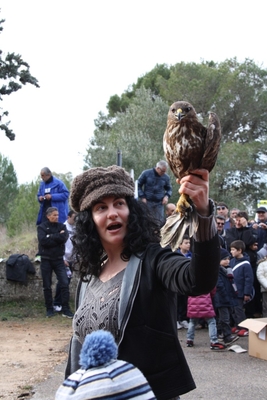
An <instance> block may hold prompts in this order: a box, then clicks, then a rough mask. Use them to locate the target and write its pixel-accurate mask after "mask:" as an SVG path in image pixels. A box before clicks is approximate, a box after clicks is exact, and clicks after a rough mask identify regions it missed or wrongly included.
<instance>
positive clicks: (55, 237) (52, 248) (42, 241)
mask: <svg viewBox="0 0 267 400" xmlns="http://www.w3.org/2000/svg"><path fill="white" fill-rule="evenodd" d="M61 231H64V233H60V232H61ZM37 236H38V242H39V255H40V256H41V257H42V258H47V259H50V260H56V259H58V258H61V257H63V255H64V253H65V242H66V241H67V239H68V237H69V233H68V231H67V227H66V225H64V224H62V223H61V222H53V223H52V222H50V221H46V222H43V223H42V224H41V225H38V227H37Z"/></svg>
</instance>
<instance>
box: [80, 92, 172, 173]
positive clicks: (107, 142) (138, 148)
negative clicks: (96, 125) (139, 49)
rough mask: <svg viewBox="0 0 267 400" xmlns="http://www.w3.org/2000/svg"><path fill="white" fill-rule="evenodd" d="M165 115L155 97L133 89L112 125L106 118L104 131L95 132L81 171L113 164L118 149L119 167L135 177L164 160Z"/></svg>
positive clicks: (158, 99)
mask: <svg viewBox="0 0 267 400" xmlns="http://www.w3.org/2000/svg"><path fill="white" fill-rule="evenodd" d="M167 112H168V106H167V104H166V103H165V102H164V101H163V100H162V99H161V98H160V97H159V96H154V95H153V93H152V92H151V90H149V89H148V90H147V89H145V88H144V87H142V88H140V89H137V91H136V92H135V96H134V98H133V99H132V102H131V104H130V105H129V107H128V108H127V110H126V111H125V112H118V113H116V114H115V117H114V119H113V123H112V124H111V120H110V119H109V118H108V117H107V118H106V120H107V123H106V124H105V125H104V129H102V128H100V129H96V130H95V132H94V136H93V138H92V139H91V140H90V145H89V148H88V149H87V155H86V157H85V163H86V165H85V169H87V168H90V167H95V166H99V165H102V166H108V165H111V164H116V156H117V150H118V149H121V150H122V157H123V167H124V168H125V169H127V170H128V171H130V170H131V169H134V172H135V176H138V175H139V174H140V173H141V172H142V170H143V169H146V168H151V167H153V166H155V164H156V162H157V161H159V160H160V159H162V158H163V157H164V154H163V147H162V138H163V133H164V131H165V128H166V115H167ZM102 117H103V116H102ZM100 126H101V127H102V126H103V123H101V124H100Z"/></svg>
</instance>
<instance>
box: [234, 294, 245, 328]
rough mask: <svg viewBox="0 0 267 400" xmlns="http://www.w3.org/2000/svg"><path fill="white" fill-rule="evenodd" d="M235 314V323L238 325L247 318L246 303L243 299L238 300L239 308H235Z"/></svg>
mask: <svg viewBox="0 0 267 400" xmlns="http://www.w3.org/2000/svg"><path fill="white" fill-rule="evenodd" d="M234 314H235V317H234V319H235V323H236V325H238V324H239V323H240V322H242V321H244V320H245V319H246V318H247V317H246V314H245V311H244V302H243V298H238V299H237V306H235V308H234Z"/></svg>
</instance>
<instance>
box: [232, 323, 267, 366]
mask: <svg viewBox="0 0 267 400" xmlns="http://www.w3.org/2000/svg"><path fill="white" fill-rule="evenodd" d="M239 326H242V327H244V328H247V329H248V330H249V337H248V354H249V355H250V356H252V357H256V358H261V359H262V360H267V318H253V319H252V318H248V319H245V320H244V321H242V322H240V324H239Z"/></svg>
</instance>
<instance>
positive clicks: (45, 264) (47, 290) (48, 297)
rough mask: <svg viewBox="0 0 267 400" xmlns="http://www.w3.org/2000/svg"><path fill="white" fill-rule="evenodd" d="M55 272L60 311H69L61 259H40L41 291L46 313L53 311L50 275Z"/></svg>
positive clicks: (66, 284) (65, 277) (66, 281)
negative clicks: (59, 294)
mask: <svg viewBox="0 0 267 400" xmlns="http://www.w3.org/2000/svg"><path fill="white" fill-rule="evenodd" d="M53 271H54V272H55V274H56V276H57V280H58V283H59V286H60V290H61V304H62V311H67V310H69V297H70V294H69V281H68V277H67V274H66V268H65V264H64V261H63V258H60V259H57V260H48V259H45V258H41V272H42V278H43V291H44V299H45V306H46V309H47V311H48V310H53V297H52V288H51V286H52V273H53Z"/></svg>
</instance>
